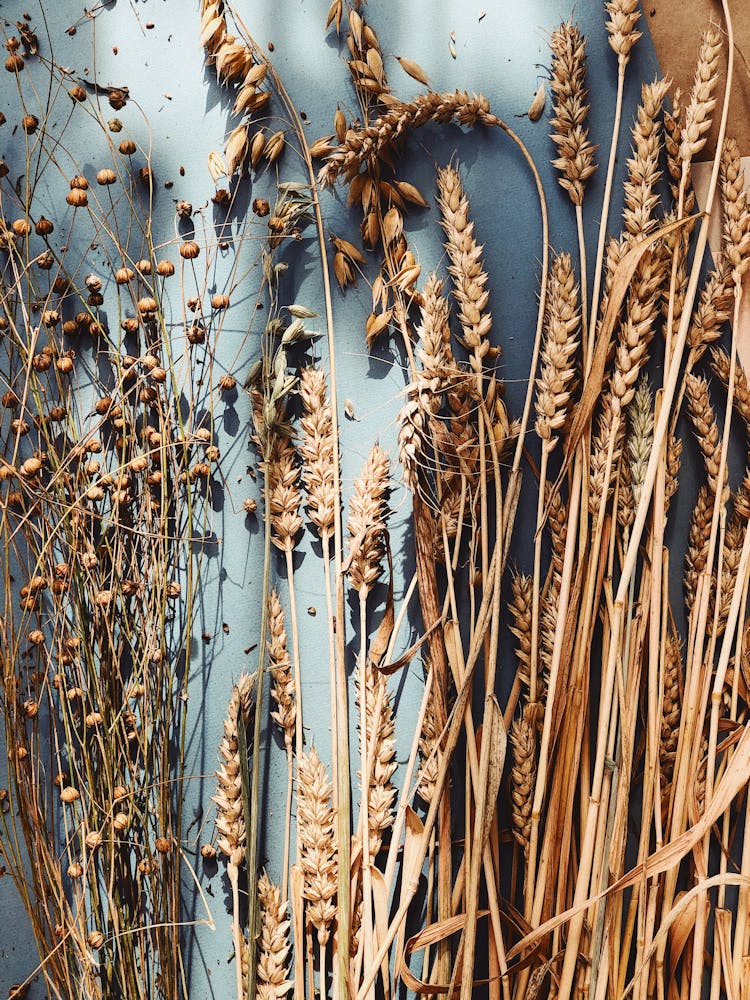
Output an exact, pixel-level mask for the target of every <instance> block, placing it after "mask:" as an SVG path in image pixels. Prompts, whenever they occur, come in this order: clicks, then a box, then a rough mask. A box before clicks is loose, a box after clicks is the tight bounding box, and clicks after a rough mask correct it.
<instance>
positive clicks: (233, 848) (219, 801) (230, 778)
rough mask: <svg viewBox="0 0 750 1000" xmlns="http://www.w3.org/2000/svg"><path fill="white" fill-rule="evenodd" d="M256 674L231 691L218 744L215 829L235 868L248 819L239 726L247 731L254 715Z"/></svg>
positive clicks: (241, 853) (242, 678)
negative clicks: (244, 794)
mask: <svg viewBox="0 0 750 1000" xmlns="http://www.w3.org/2000/svg"><path fill="white" fill-rule="evenodd" d="M254 691H255V675H254V674H241V675H240V677H239V679H238V681H237V683H236V684H235V685H234V687H233V688H232V695H231V697H230V699H229V706H228V708H227V715H226V718H225V720H224V736H223V737H222V740H221V743H220V744H219V756H220V758H221V764H220V766H219V770H218V771H217V772H216V777H217V779H218V788H217V790H216V794H215V795H214V796H213V799H212V801H213V802H215V803H216V808H217V816H216V830H217V832H218V834H219V840H218V845H219V850H220V851H221V852H222V853H223V854H225V855H226V856H227V858H228V860H229V862H230V863H231V864H233V865H235V866H236V867H239V866H240V865H241V864H242V860H243V858H244V856H245V841H246V837H247V831H246V829H245V816H244V811H243V803H242V778H241V773H240V755H239V754H240V751H239V742H238V733H239V727H240V726H244V727H245V728H247V726H248V724H249V722H250V715H251V712H252V706H253V698H254Z"/></svg>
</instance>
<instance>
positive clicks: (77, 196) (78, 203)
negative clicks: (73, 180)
mask: <svg viewBox="0 0 750 1000" xmlns="http://www.w3.org/2000/svg"><path fill="white" fill-rule="evenodd" d="M65 200H66V201H67V203H68V204H69V205H72V206H73V208H84V207H85V206H86V205H88V203H89V199H88V197H87V195H86V192H85V191H84V190H82V189H81V188H73V189H72V190H71V191H68V193H67V195H66V196H65Z"/></svg>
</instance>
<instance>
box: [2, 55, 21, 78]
mask: <svg viewBox="0 0 750 1000" xmlns="http://www.w3.org/2000/svg"><path fill="white" fill-rule="evenodd" d="M5 68H6V69H7V71H8V72H9V73H20V72H21V70H22V69H23V59H22V58H21V57H20V56H19V54H18V53H17V52H11V54H10V55H9V56H8V58H7V59H6V60H5Z"/></svg>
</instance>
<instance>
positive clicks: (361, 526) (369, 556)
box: [347, 444, 389, 594]
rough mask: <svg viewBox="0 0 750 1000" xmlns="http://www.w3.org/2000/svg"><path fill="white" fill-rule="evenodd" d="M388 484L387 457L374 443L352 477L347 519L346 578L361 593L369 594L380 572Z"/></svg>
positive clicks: (381, 569) (386, 512) (383, 545)
mask: <svg viewBox="0 0 750 1000" xmlns="http://www.w3.org/2000/svg"><path fill="white" fill-rule="evenodd" d="M388 484H389V462H388V456H387V455H386V453H385V452H384V451H383V449H382V448H381V447H380V445H379V444H375V445H373V447H372V450H371V451H370V454H369V456H368V458H367V460H366V462H365V464H364V466H363V467H362V471H361V472H360V474H359V476H357V478H356V479H355V480H354V492H353V494H352V498H351V500H350V502H349V518H348V520H347V529H348V531H349V557H348V560H347V562H348V573H349V580H350V582H351V585H352V587H353V588H354V589H355V590H356V591H358V592H359V593H360V594H361V593H363V592H364V593H365V594H368V593H369V592H370V590H372V588H373V587H374V585H375V584H376V583H377V581H378V579H379V578H380V574H381V573H382V571H383V566H382V561H383V553H384V551H385V526H386V519H387V516H388V488H389V485H388Z"/></svg>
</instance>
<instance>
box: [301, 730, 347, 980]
mask: <svg viewBox="0 0 750 1000" xmlns="http://www.w3.org/2000/svg"><path fill="white" fill-rule="evenodd" d="M297 825H298V828H299V844H300V859H299V864H300V866H301V868H302V873H303V879H304V881H303V896H304V898H305V900H306V901H307V919H308V922H309V923H310V924H311V925H312V926H313V927H314V928H315V930H316V931H317V938H318V946H319V948H320V956H321V957H320V968H321V993H325V991H326V983H325V959H324V955H325V947H326V943H327V941H328V939H329V938H330V936H331V928H332V925H333V922H334V919H335V917H336V905H335V903H334V898H335V896H336V886H337V881H338V875H337V862H336V845H335V841H334V837H333V807H332V804H331V783H330V781H329V780H328V776H327V775H326V770H325V767H324V766H323V764H322V763H321V761H320V758H319V757H318V754H317V751H316V750H315V747H313V748H312V749H311V750H309V751H305V752H303V753H302V754H301V755H300V756H298V758H297Z"/></svg>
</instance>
